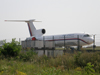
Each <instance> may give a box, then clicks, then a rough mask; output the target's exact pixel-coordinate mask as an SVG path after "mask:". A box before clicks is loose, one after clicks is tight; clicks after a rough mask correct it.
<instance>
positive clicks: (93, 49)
mask: <svg viewBox="0 0 100 75" xmlns="http://www.w3.org/2000/svg"><path fill="white" fill-rule="evenodd" d="M94 50H95V35H93V51H94Z"/></svg>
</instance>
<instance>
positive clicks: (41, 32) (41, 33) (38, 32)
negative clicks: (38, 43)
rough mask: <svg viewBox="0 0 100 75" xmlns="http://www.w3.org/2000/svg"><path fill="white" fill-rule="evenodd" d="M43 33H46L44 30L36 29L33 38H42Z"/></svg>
mask: <svg viewBox="0 0 100 75" xmlns="http://www.w3.org/2000/svg"><path fill="white" fill-rule="evenodd" d="M45 33H46V30H45V29H38V30H36V32H35V36H42V35H43V34H45Z"/></svg>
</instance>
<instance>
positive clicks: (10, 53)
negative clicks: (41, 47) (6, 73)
mask: <svg viewBox="0 0 100 75" xmlns="http://www.w3.org/2000/svg"><path fill="white" fill-rule="evenodd" d="M20 50H21V46H20V43H19V42H18V41H15V39H12V42H11V43H5V44H4V45H3V48H1V49H0V51H1V53H2V54H3V55H4V56H5V57H15V56H18V55H19V52H20Z"/></svg>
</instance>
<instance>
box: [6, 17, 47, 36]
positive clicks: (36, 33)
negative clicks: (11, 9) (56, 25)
mask: <svg viewBox="0 0 100 75" xmlns="http://www.w3.org/2000/svg"><path fill="white" fill-rule="evenodd" d="M5 21H12V22H26V23H27V25H28V28H29V33H30V36H34V37H39V36H42V35H43V34H45V29H39V30H36V28H35V26H34V24H33V22H41V21H35V19H33V20H5Z"/></svg>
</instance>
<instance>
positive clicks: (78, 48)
mask: <svg viewBox="0 0 100 75" xmlns="http://www.w3.org/2000/svg"><path fill="white" fill-rule="evenodd" d="M77 39H78V41H77V43H78V46H77V50H78V51H79V50H80V39H79V35H77Z"/></svg>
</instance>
